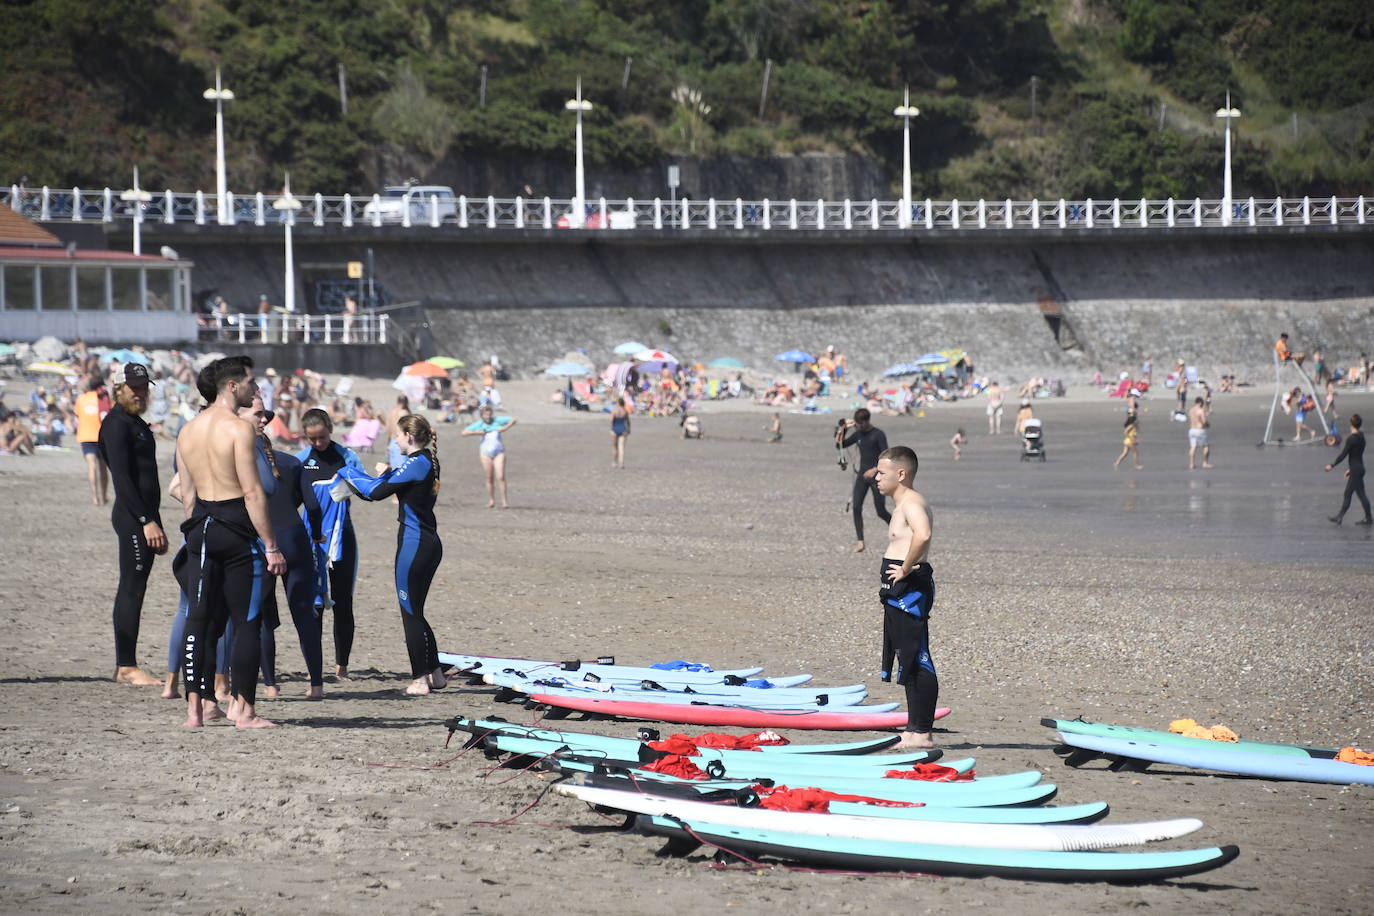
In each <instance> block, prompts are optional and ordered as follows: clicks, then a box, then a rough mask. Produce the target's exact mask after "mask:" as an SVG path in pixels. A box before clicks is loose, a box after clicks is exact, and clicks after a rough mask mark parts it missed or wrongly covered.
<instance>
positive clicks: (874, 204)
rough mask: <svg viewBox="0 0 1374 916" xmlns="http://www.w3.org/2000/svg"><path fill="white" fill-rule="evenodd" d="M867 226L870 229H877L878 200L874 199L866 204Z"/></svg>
mask: <svg viewBox="0 0 1374 916" xmlns="http://www.w3.org/2000/svg"><path fill="white" fill-rule="evenodd" d="M868 225H869V227H870V228H873V229H877V228H878V198H876V197H874V198H873V199H871V200H870V201H869V202H868Z"/></svg>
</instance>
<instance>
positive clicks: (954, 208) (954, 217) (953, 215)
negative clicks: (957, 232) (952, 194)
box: [949, 197, 959, 229]
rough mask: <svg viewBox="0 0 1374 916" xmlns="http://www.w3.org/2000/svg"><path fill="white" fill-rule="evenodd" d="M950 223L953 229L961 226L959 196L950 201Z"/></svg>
mask: <svg viewBox="0 0 1374 916" xmlns="http://www.w3.org/2000/svg"><path fill="white" fill-rule="evenodd" d="M949 225H950V227H951V228H953V229H958V228H959V198H957V197H956V198H954V199H953V200H951V201H950V202H949Z"/></svg>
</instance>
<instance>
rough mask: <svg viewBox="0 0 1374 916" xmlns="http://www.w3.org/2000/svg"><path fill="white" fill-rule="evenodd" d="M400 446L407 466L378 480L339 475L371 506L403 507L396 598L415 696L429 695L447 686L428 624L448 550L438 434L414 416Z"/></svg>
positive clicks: (404, 426) (403, 428)
mask: <svg viewBox="0 0 1374 916" xmlns="http://www.w3.org/2000/svg"><path fill="white" fill-rule="evenodd" d="M398 429H399V434H398V440H399V444H400V446H401V450H402V451H403V452H405V455H406V460H405V461H404V462H403V463H402V464H401V466H400V467H399V468H392V467H388V466H387V465H386V464H384V463H378V464H377V467H376V470H377V473H378V475H379V476H377V477H369V476H368V475H367V474H364V473H362V472H360V471H356V470H354V469H353V468H350V467H345V468H341V469H340V470H339V479H340V481H341V482H344V483H346V485H347V487H348V489H349V490H350V491H351V492H352V493H354V494H356V495H358V496H360V497H362V498H363V499H366V500H373V501H375V500H381V499H386V498H387V497H388V496H395V497H396V498H397V502H398V503H399V504H400V511H399V513H398V520H399V522H400V527H399V528H398V529H397V531H396V598H397V600H398V601H399V602H400V605H401V625H402V627H403V628H404V629H405V640H406V651H407V652H408V653H409V654H410V676H411V677H413V678H414V680H413V681H411V683H410V685H409V686H408V687H406V693H408V694H411V695H415V696H418V695H422V694H427V693H429V692H430V691H431V690H438V689H440V688H442V687H444V686H445V685H446V684H447V681H445V680H444V669H443V667H442V666H440V664H439V647H438V644H437V643H436V642H435V641H434V631H433V630H431V629H430V626H429V622H428V621H426V620H425V599H426V598H427V597H428V596H429V586H430V584H431V583H432V582H433V581H434V573H435V571H437V570H438V568H439V561H440V560H442V559H443V557H444V545H443V543H442V542H441V541H440V540H439V528H438V523H437V522H436V521H435V518H434V502H435V499H436V498H437V496H438V494H439V446H438V443H437V442H435V440H434V430H433V428H431V427H430V425H429V421H428V420H426V419H425V418H424V417H420V416H416V415H414V414H411V415H409V416H406V417H402V418H401V420H400V423H399V424H398Z"/></svg>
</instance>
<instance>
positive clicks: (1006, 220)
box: [1002, 197, 1016, 229]
mask: <svg viewBox="0 0 1374 916" xmlns="http://www.w3.org/2000/svg"><path fill="white" fill-rule="evenodd" d="M1002 206H1003V207H1005V208H1006V209H1005V210H1004V211H1003V212H1002V220H1003V225H1005V226H1006V227H1007V228H1008V229H1012V228H1015V226H1016V221H1015V219H1014V218H1013V217H1012V214H1011V198H1010V197H1008V198H1007V199H1006V200H1004V201H1002Z"/></svg>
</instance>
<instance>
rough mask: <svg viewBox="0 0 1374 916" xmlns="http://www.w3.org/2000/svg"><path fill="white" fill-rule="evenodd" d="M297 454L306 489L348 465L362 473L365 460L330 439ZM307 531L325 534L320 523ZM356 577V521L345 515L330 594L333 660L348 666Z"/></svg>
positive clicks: (330, 571) (330, 584) (319, 535)
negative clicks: (354, 527) (321, 448)
mask: <svg viewBox="0 0 1374 916" xmlns="http://www.w3.org/2000/svg"><path fill="white" fill-rule="evenodd" d="M296 457H297V458H298V459H300V462H301V474H302V481H303V486H304V487H305V488H307V489H308V488H309V487H310V485H311V484H314V483H315V482H317V481H324V480H328V479H329V478H331V477H333V476H334V475H335V474H337V473H339V471H340V470H341V469H342V468H345V467H348V468H352V469H353V470H355V471H357V472H358V473H363V463H362V462H361V461H359V460H358V456H357V455H356V454H354V452H353V449H351V448H349V447H347V446H345V445H340V444H339V443H337V442H330V443H329V445H327V446H325V448H324V450H323V451H320V450H319V449H316V448H314V447H312V446H306V447H305V448H303V449H301V450H300V451H299V452H297V453H296ZM306 521H307V522H310V519H307V520H306ZM308 533H309V535H310V537H311V538H319V537H322V536H323V532H321V531H320V529H319V528H318V527H311V528H310V530H309V532H308ZM282 549H283V550H285V548H282ZM357 579H358V539H357V538H356V537H355V536H354V534H353V521H352V520H351V519H346V520H345V521H344V525H343V532H342V537H341V540H340V547H339V555H338V557H337V558H336V559H335V560H334V562H333V565H331V566H330V568H329V595H330V598H332V599H333V602H334V663H335V664H336V665H339V666H340V667H344V668H347V667H348V657H349V656H350V655H351V654H352V653H353V629H354V624H353V585H354V583H355V582H356V581H357Z"/></svg>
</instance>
